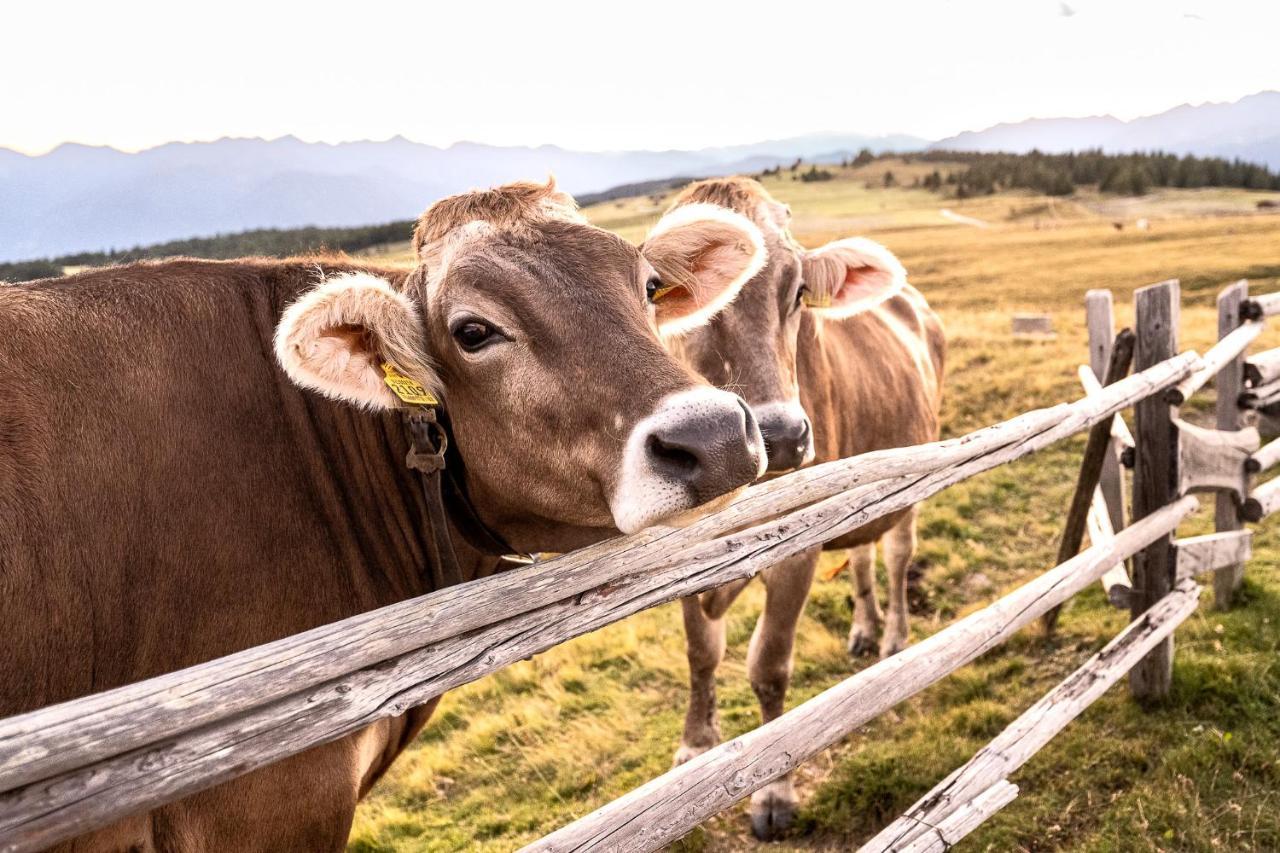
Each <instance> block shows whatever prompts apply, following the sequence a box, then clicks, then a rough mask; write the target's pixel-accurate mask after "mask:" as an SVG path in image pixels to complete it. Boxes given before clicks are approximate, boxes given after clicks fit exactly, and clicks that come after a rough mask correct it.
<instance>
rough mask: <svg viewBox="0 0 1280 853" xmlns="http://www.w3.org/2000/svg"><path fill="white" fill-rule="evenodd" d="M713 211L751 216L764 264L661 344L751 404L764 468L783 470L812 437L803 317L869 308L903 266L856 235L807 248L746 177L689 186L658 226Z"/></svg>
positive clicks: (890, 291) (783, 213)
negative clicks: (801, 362) (801, 364)
mask: <svg viewBox="0 0 1280 853" xmlns="http://www.w3.org/2000/svg"><path fill="white" fill-rule="evenodd" d="M707 209H712V210H718V211H722V212H726V213H729V212H731V213H736V214H738V215H739V216H741V217H744V218H747V219H750V220H751V221H752V223H753V224H754V225H756V226H757V227H758V228H759V229H760V232H761V234H762V236H763V238H764V242H765V246H766V248H767V250H768V252H767V262H766V263H765V264H764V265H763V266H762V267H761V268H760V269H759V270H758V271H757V272H756V274H755V275H754V276H753V277H752V278H751V280H750V281H748V282H747V284H746V285H745V286H744V287H743V289H742V292H741V293H739V294H738V295H737V296H736V297H735V298H734V300H733V302H732V303H730V304H728V305H727V306H726V307H725V308H724V310H722V311H719V312H717V313H715V314H713V315H711V316H708V317H706V318H705V319H704V320H703V321H702V322H701V323H700V324H698V325H692V324H690V325H687V326H683V327H681V328H680V329H678V330H677V331H678V332H679V334H678V335H677V336H675V337H672V338H671V339H670V340H669V344H670V347H671V349H672V350H673V351H675V352H676V353H678V354H679V355H681V357H682V358H683V359H684V360H685V361H686V362H687V363H688V364H690V365H691V366H692V367H693V368H694V369H696V370H697V371H698V372H699V373H701V374H702V375H703V376H705V377H706V378H707V379H709V380H711V381H712V382H713V383H714V384H715V385H717V386H719V387H721V388H725V389H729V390H732V391H734V392H736V393H738V394H740V395H742V397H743V398H744V399H746V401H747V402H748V403H749V404H750V406H751V409H752V411H753V412H754V413H755V415H756V420H757V421H758V422H759V424H760V431H761V433H762V434H763V435H764V440H765V445H766V447H767V448H768V456H769V470H770V471H786V470H790V469H792V468H796V467H799V466H800V465H802V464H804V463H806V462H808V461H810V460H811V459H812V458H813V431H812V427H811V425H810V422H809V418H808V416H807V415H806V413H805V411H804V409H803V408H802V407H801V404H800V388H799V384H798V376H797V367H796V356H797V347H798V346H800V345H801V344H800V340H801V339H800V331H801V325H802V318H803V317H804V315H805V314H806V313H807V314H808V315H809V316H810V319H811V320H815V321H816V322H817V325H819V326H820V325H821V320H822V318H827V319H842V318H845V317H851V316H853V315H854V314H857V313H859V312H861V311H865V310H867V309H869V308H872V307H874V306H876V305H878V304H879V303H881V302H883V301H884V300H886V299H888V298H890V297H891V296H893V295H894V294H895V293H897V292H898V291H900V290H901V289H902V287H903V286H904V285H905V284H906V272H905V271H904V270H903V268H902V264H901V263H899V262H898V259H897V258H896V257H894V256H893V253H891V252H890V251H889V250H888V249H886V248H884V247H883V246H881V245H879V244H877V243H874V242H872V241H870V240H867V239H864V238H853V239H848V240H837V241H835V242H833V243H829V244H827V245H826V246H823V247H822V248H820V249H815V250H813V251H806V250H805V249H804V248H803V247H801V246H800V244H799V243H797V242H796V241H795V239H794V238H793V237H792V236H791V232H790V227H789V226H790V219H791V211H790V210H789V209H788V208H787V206H786V205H784V204H780V203H779V202H777V201H775V200H774V199H773V198H772V197H771V196H770V195H769V193H768V191H766V190H765V188H764V187H763V186H761V185H760V183H759V182H757V181H754V180H752V179H750V178H723V179H713V180H708V181H700V182H698V183H695V184H692V185H690V186H689V187H688V188H686V189H685V190H684V192H682V193H681V194H680V196H678V197H677V198H676V201H675V203H674V204H673V205H672V207H671V209H670V210H669V211H668V212H667V214H666V215H665V216H664V217H663V218H662V219H661V220H659V222H658V224H657V225H656V226H655V228H654V232H653V233H654V234H655V235H660V234H661V233H662V232H663V230H664V228H665V227H667V225H666V223H667V222H668V221H669V220H674V221H679V220H680V219H681V218H682V217H684V216H687V215H689V214H688V213H686V212H685V211H689V210H707Z"/></svg>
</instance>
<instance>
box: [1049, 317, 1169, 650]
mask: <svg viewBox="0 0 1280 853" xmlns="http://www.w3.org/2000/svg"><path fill="white" fill-rule="evenodd" d="M1133 345H1134V342H1133V332H1131V331H1130V330H1129V329H1124V330H1122V331H1121V332H1120V334H1118V335H1116V337H1115V340H1114V341H1113V342H1112V345H1111V353H1110V360H1109V361H1108V364H1107V369H1106V375H1105V377H1104V379H1103V382H1102V384H1103V385H1104V386H1106V385H1112V384H1114V383H1116V382H1119V381H1120V380H1121V379H1123V378H1124V376H1125V374H1127V373H1128V372H1129V365H1130V364H1132V363H1133ZM1091 349H1092V348H1091ZM1184 381H1185V380H1184ZM1111 431H1112V424H1111V422H1108V421H1101V422H1099V423H1097V424H1095V425H1094V426H1093V428H1092V429H1090V430H1089V438H1088V440H1087V441H1086V442H1085V446H1084V456H1083V457H1082V458H1081V460H1080V472H1079V473H1078V474H1077V475H1076V490H1075V492H1074V493H1073V494H1072V495H1071V503H1070V504H1069V505H1068V507H1067V520H1066V524H1065V525H1063V530H1062V538H1061V539H1060V540H1059V541H1058V559H1057V562H1059V563H1061V562H1064V561H1066V560H1068V559H1070V558H1071V557H1073V556H1075V555H1076V554H1077V553H1079V551H1080V543H1081V542H1082V541H1084V532H1085V527H1086V525H1087V523H1088V516H1089V507H1090V505H1091V504H1092V503H1093V493H1094V492H1095V491H1096V490H1097V488H1098V483H1099V481H1100V479H1101V477H1102V467H1103V463H1104V462H1105V461H1106V460H1107V459H1108V458H1110V459H1114V458H1115V457H1114V455H1113V453H1112V444H1111ZM1061 612H1062V611H1061V610H1059V609H1058V608H1054V609H1052V610H1050V611H1049V612H1048V613H1046V614H1045V616H1044V620H1043V622H1042V624H1043V627H1044V630H1045V631H1046V632H1049V631H1052V630H1053V628H1054V625H1056V624H1057V621H1058V616H1059V614H1060V613H1061Z"/></svg>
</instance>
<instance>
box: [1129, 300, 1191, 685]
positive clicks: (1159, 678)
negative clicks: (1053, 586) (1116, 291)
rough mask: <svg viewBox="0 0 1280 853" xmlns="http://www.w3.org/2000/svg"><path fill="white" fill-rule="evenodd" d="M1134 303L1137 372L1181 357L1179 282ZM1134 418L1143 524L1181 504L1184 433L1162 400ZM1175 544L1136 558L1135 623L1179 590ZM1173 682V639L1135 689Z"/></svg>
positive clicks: (1152, 400) (1134, 677)
mask: <svg viewBox="0 0 1280 853" xmlns="http://www.w3.org/2000/svg"><path fill="white" fill-rule="evenodd" d="M1133 299H1134V312H1135V320H1134V327H1135V330H1136V331H1137V335H1138V340H1137V347H1136V350H1135V353H1134V368H1135V370H1137V371H1141V370H1144V369H1145V368H1148V367H1150V366H1151V365H1153V364H1158V363H1159V362H1161V361H1164V360H1165V359H1166V358H1169V357H1171V356H1173V355H1175V354H1176V353H1177V351H1178V318H1179V314H1180V308H1181V305H1180V302H1181V295H1180V288H1179V287H1178V282H1177V280H1170V281H1162V282H1160V283H1159V284H1153V285H1150V286H1148V287H1143V288H1139V289H1138V290H1137V291H1135V292H1134V294H1133ZM1134 417H1135V420H1136V425H1135V433H1136V434H1135V436H1134V437H1135V439H1136V441H1137V447H1136V449H1135V450H1136V452H1135V465H1134V471H1133V519H1134V521H1138V520H1141V519H1143V518H1146V517H1147V516H1149V515H1151V514H1152V513H1153V512H1155V511H1156V510H1158V509H1160V508H1161V507H1163V506H1165V505H1166V504H1169V503H1172V502H1173V501H1174V500H1176V499H1177V496H1178V430H1177V428H1176V427H1175V426H1174V423H1173V409H1172V407H1171V406H1170V405H1169V404H1168V403H1167V402H1165V399H1164V396H1163V395H1161V394H1153V395H1151V396H1150V397H1147V398H1146V399H1144V400H1141V401H1139V402H1138V403H1137V405H1135V406H1134ZM1173 538H1174V534H1173V533H1169V534H1167V535H1165V536H1161V537H1160V538H1158V539H1156V540H1155V541H1154V542H1152V543H1151V544H1150V545H1148V546H1147V547H1146V548H1145V549H1143V550H1142V551H1139V552H1138V553H1137V554H1136V555H1134V560H1133V593H1132V596H1131V597H1130V599H1129V608H1130V612H1131V613H1132V614H1133V617H1134V618H1135V619H1136V618H1138V617H1139V616H1141V615H1142V614H1143V612H1145V611H1146V610H1147V609H1148V608H1150V607H1151V606H1152V605H1153V604H1155V603H1156V602H1157V601H1159V600H1160V599H1162V598H1164V597H1165V596H1166V595H1167V594H1168V593H1169V591H1170V590H1171V589H1173V584H1174V579H1175V577H1176V574H1177V566H1176V561H1175V551H1174V545H1173ZM1172 681H1173V638H1172V637H1167V638H1165V640H1163V641H1162V642H1161V643H1160V644H1159V645H1157V646H1156V647H1155V648H1153V649H1152V650H1151V652H1150V653H1148V654H1147V656H1146V657H1145V658H1143V659H1142V660H1141V661H1139V662H1138V665H1137V666H1135V667H1134V668H1133V669H1132V670H1130V672H1129V689H1130V691H1131V692H1132V693H1133V695H1134V697H1135V698H1138V699H1148V698H1158V697H1161V696H1164V695H1166V694H1167V693H1168V692H1169V687H1170V686H1171V683H1172Z"/></svg>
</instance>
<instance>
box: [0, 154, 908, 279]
mask: <svg viewBox="0 0 1280 853" xmlns="http://www.w3.org/2000/svg"><path fill="white" fill-rule="evenodd" d="M925 142H926V140H923V139H918V138H915V137H910V136H882V137H870V136H860V135H855V134H814V135H811V136H801V137H795V138H791V139H778V140H771V141H766V142H758V143H752V144H749V145H737V146H729V147H722V148H708V149H704V150H700V151H606V152H584V151H570V150H568V149H564V148H559V147H557V146H554V145H544V146H539V147H533V148H531V147H501V146H492V145H480V144H476V143H469V142H463V143H458V144H456V145H452V146H449V147H448V148H437V147H435V146H431V145H423V144H420V143H416V142H411V141H409V140H407V139H404V138H401V137H396V138H393V139H389V140H386V141H383V142H350V143H343V144H339V145H329V144H325V143H308V142H303V141H301V140H299V139H296V138H294V137H290V136H286V137H282V138H280V139H273V140H262V139H220V140H217V141H216V142H199V143H170V144H167V145H161V146H158V147H156V148H151V149H148V150H146V151H141V152H138V153H136V154H129V153H124V152H121V151H117V150H115V149H112V148H105V147H93V146H85V145H76V144H67V145H62V146H59V147H58V148H56V149H54V150H53V151H50V152H49V153H47V154H44V155H41V156H37V157H30V156H26V155H24V154H19V153H17V152H14V151H9V150H7V149H3V148H0V198H3V199H4V203H3V205H0V260H12V259H21V258H35V257H48V256H52V255H62V254H67V253H72V252H81V251H97V250H107V249H111V248H123V247H130V246H138V245H143V244H148V243H157V242H161V241H166V240H173V239H177V238H187V237H190V236H192V235H212V234H220V233H227V232H237V231H245V230H249V229H261V228H297V227H300V226H320V227H332V226H348V225H364V224H366V223H369V222H387V221H391V220H402V219H408V218H411V217H414V216H416V215H417V214H418V213H420V212H421V211H422V210H423V209H424V208H425V207H426V206H427V205H428V204H429V203H430V202H432V201H434V200H435V199H437V198H440V197H441V196H444V195H448V194H451V193H455V192H461V191H463V190H467V189H471V188H473V187H484V186H490V185H493V184H496V183H502V182H504V181H509V180H515V179H518V178H541V177H543V176H545V175H547V174H555V175H556V177H557V178H558V180H559V181H560V184H561V185H562V186H563V187H564V188H566V189H568V190H569V191H570V192H573V193H575V194H582V193H591V192H598V191H602V190H606V189H608V188H610V187H615V186H618V185H619V184H626V183H637V182H644V181H651V180H655V179H660V178H667V177H669V176H671V175H710V174H724V173H726V172H734V171H759V170H761V169H764V168H767V167H769V166H773V165H775V164H777V163H780V162H788V161H790V160H794V159H795V158H796V157H804V158H806V159H824V156H821V155H825V158H828V159H829V158H834V159H839V158H840V157H841V156H847V155H848V154H849V153H851V152H855V151H857V150H859V149H860V148H863V147H868V148H872V149H874V150H877V151H902V150H911V149H919V148H921V147H923V145H924V144H925Z"/></svg>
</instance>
